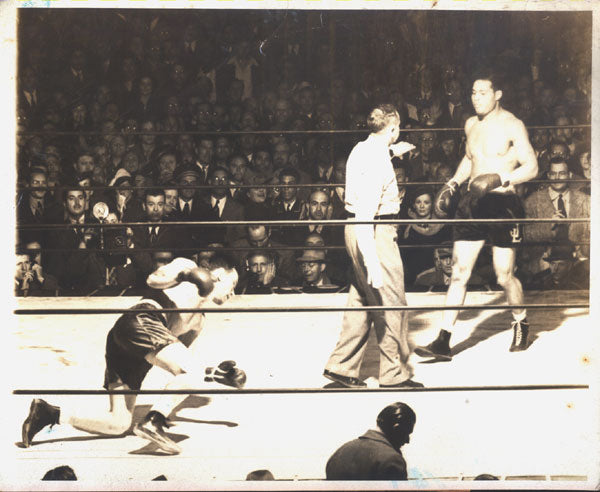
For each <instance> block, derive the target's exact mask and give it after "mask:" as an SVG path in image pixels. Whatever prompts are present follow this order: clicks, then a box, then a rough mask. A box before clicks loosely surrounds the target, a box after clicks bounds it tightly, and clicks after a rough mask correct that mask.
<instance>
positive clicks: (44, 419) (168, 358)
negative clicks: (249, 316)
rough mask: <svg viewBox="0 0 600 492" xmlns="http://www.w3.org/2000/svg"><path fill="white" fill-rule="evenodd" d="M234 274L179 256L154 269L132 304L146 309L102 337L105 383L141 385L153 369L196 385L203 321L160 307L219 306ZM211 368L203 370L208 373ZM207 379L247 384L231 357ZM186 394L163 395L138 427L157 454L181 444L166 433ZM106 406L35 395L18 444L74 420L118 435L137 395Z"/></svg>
mask: <svg viewBox="0 0 600 492" xmlns="http://www.w3.org/2000/svg"><path fill="white" fill-rule="evenodd" d="M236 283H237V273H236V271H235V269H233V268H232V267H231V266H230V265H228V264H227V262H226V261H225V260H222V261H221V260H219V259H213V260H212V264H211V269H210V271H209V270H206V269H204V268H199V267H197V266H196V264H195V263H194V262H193V261H192V260H188V259H187V258H176V259H175V260H173V261H171V262H170V263H168V264H166V265H163V266H161V267H159V268H158V269H157V270H156V271H155V272H154V273H152V274H150V276H149V277H148V285H149V286H150V287H152V289H150V292H149V293H148V295H146V296H145V297H144V298H143V299H142V300H141V301H140V302H139V303H138V304H136V305H135V306H133V307H132V309H146V310H147V312H143V313H137V312H131V313H124V314H123V315H122V316H121V317H119V319H118V320H117V321H116V323H115V325H114V326H113V328H112V329H111V330H110V332H109V333H108V335H107V337H106V371H105V373H104V387H105V388H106V389H108V390H128V389H136V390H137V389H140V387H141V385H142V381H143V380H144V378H145V376H146V374H147V373H148V371H149V370H150V368H151V367H152V366H158V367H160V368H161V369H164V370H166V371H168V372H170V373H171V374H172V375H173V377H172V379H171V380H170V382H169V383H168V384H167V385H166V386H165V389H168V390H175V389H187V388H193V387H195V386H197V384H195V383H197V381H198V380H199V379H200V380H201V379H202V378H204V373H205V371H204V370H203V368H199V367H198V363H197V362H195V361H194V358H193V356H192V354H191V352H190V350H188V347H189V346H190V345H191V343H192V342H193V341H194V340H195V339H196V337H197V336H198V334H199V333H200V330H201V329H202V324H203V321H204V314H203V313H198V312H192V313H185V312H174V313H160V312H156V310H157V309H164V308H178V309H196V308H200V307H202V306H203V305H205V304H207V303H208V302H215V303H217V304H222V303H223V302H224V301H225V300H227V299H228V298H229V297H230V296H231V295H232V293H233V289H234V288H235V285H236ZM207 372H208V371H207ZM210 373H211V376H210V377H207V378H206V380H209V381H213V380H214V381H217V382H220V383H222V384H226V385H228V386H234V387H242V386H243V384H244V382H245V381H246V376H245V373H244V372H243V371H241V370H240V369H237V368H236V367H235V362H233V361H225V362H223V363H221V364H220V365H219V368H218V369H217V370H214V371H213V370H211V371H210ZM187 396H188V395H186V394H176V395H165V396H164V397H162V399H161V400H159V403H158V404H157V405H154V406H153V407H152V409H151V410H150V411H149V412H148V414H147V415H146V417H145V418H144V420H143V421H142V422H140V423H137V424H135V426H134V427H133V432H134V434H136V435H137V436H140V437H143V438H145V439H148V440H150V441H152V442H154V443H155V444H156V445H157V446H158V447H159V448H160V449H161V450H162V451H164V452H166V453H169V454H177V453H179V452H180V451H181V450H180V448H179V446H178V445H177V444H176V443H175V442H174V441H173V440H172V439H171V438H170V437H169V436H168V435H167V434H166V433H165V430H164V429H165V428H168V427H170V426H171V423H170V422H169V421H168V420H167V417H168V416H169V414H170V413H171V411H172V410H173V409H174V408H175V407H176V406H177V405H178V404H179V403H181V402H182V401H183V400H184V399H185V398H186V397H187ZM109 398H110V410H109V411H108V412H106V411H102V412H98V413H96V414H94V415H83V414H82V413H81V412H77V410H75V409H63V408H59V407H56V406H53V405H50V404H48V403H46V402H45V401H44V400H41V399H35V400H33V401H32V402H31V407H30V410H29V416H28V417H27V419H26V420H25V422H24V423H23V428H22V438H23V445H24V446H25V447H29V446H30V444H31V440H32V439H33V437H34V436H35V435H36V434H37V433H38V432H39V431H40V430H42V429H43V428H44V427H46V426H47V425H50V426H52V425H54V424H64V423H68V424H71V425H72V426H73V427H75V428H76V429H80V430H83V431H85V432H89V433H93V434H106V435H119V434H124V433H125V432H127V431H128V430H129V428H130V427H131V423H132V419H133V408H134V404H135V400H136V395H117V394H111V395H109Z"/></svg>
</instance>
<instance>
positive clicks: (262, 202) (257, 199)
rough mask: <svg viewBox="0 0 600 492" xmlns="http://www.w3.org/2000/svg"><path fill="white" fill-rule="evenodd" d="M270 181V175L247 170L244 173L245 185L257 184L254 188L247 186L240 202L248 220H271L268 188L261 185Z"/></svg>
mask: <svg viewBox="0 0 600 492" xmlns="http://www.w3.org/2000/svg"><path fill="white" fill-rule="evenodd" d="M267 181H268V177H267V176H265V175H263V174H257V173H255V172H253V171H250V170H249V171H247V172H246V173H245V175H244V184H245V185H256V186H252V188H246V189H245V190H243V193H241V194H240V195H241V199H240V203H241V204H242V206H243V208H244V215H245V217H246V219H248V220H261V221H263V220H269V219H270V218H271V214H272V210H271V206H270V204H269V203H268V201H267V198H268V192H267V188H265V187H263V186H260V185H264V184H265V183H266V182H267Z"/></svg>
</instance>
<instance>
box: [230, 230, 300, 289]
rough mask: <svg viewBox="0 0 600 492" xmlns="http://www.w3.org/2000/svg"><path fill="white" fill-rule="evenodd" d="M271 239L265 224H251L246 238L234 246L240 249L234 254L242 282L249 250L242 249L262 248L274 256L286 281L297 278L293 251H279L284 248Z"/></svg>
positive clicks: (278, 270) (269, 231)
mask: <svg viewBox="0 0 600 492" xmlns="http://www.w3.org/2000/svg"><path fill="white" fill-rule="evenodd" d="M283 246H284V245H283V244H280V243H278V242H276V241H274V240H272V239H271V230H270V228H269V227H268V226H266V225H264V224H258V223H257V224H250V225H247V226H246V227H245V236H244V237H243V238H241V239H238V240H237V241H235V242H234V243H233V244H232V247H234V248H239V249H237V250H236V251H234V252H233V257H234V259H235V262H236V268H237V270H238V274H239V276H240V279H241V280H240V282H242V281H243V279H244V276H245V275H246V273H247V272H246V269H245V260H246V257H247V255H248V254H249V252H250V251H249V250H244V249H242V248H262V249H265V250H268V251H269V252H270V253H271V254H273V256H274V259H275V266H276V268H277V273H278V275H280V276H281V277H283V278H285V279H286V280H291V279H293V278H295V276H296V263H295V261H294V255H293V253H292V251H291V250H285V249H279V248H281V247H283Z"/></svg>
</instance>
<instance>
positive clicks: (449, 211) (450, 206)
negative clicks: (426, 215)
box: [433, 181, 459, 219]
mask: <svg viewBox="0 0 600 492" xmlns="http://www.w3.org/2000/svg"><path fill="white" fill-rule="evenodd" d="M458 198H459V197H458V184H457V183H456V181H448V182H447V183H446V184H445V185H444V186H442V188H441V189H440V191H438V193H437V195H436V196H435V200H434V201H433V212H434V214H435V216H436V217H437V218H439V219H452V218H453V217H454V213H455V212H456V207H457V205H458Z"/></svg>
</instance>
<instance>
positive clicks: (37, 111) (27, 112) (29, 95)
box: [17, 66, 44, 130]
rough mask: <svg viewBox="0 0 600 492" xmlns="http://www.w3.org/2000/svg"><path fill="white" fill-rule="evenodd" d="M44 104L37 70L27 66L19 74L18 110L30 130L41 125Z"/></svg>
mask: <svg viewBox="0 0 600 492" xmlns="http://www.w3.org/2000/svg"><path fill="white" fill-rule="evenodd" d="M43 104H44V101H43V97H42V94H41V90H40V86H39V82H38V77H37V74H36V70H35V68H34V67H32V66H26V67H24V68H23V70H22V71H21V72H20V74H19V80H18V94H17V112H18V113H19V114H20V115H22V116H23V117H24V118H25V119H26V120H27V122H28V128H29V129H30V130H33V129H36V128H37V127H38V126H39V124H40V117H41V108H42V107H43Z"/></svg>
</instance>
